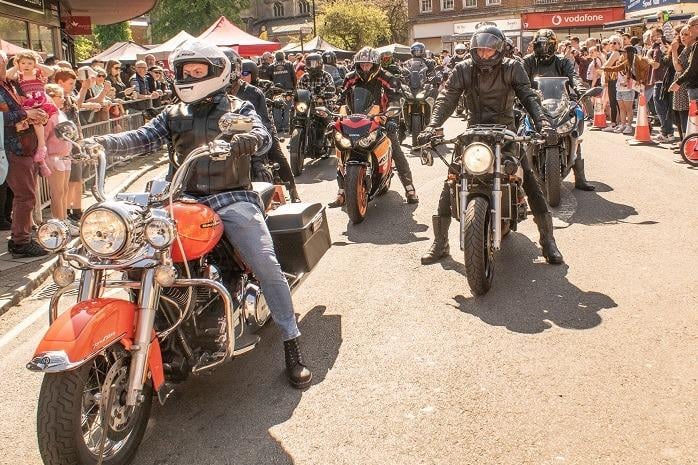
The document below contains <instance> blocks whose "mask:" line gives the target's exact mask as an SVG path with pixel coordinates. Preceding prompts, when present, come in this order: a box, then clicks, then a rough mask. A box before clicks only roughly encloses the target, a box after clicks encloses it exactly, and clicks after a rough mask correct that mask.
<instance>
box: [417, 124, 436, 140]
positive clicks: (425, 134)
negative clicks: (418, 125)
mask: <svg viewBox="0 0 698 465" xmlns="http://www.w3.org/2000/svg"><path fill="white" fill-rule="evenodd" d="M435 134H436V128H433V127H431V126H427V127H426V128H424V130H423V131H422V132H420V133H419V135H418V136H417V143H418V144H419V145H424V144H428V143H429V142H431V140H432V139H433V138H434V135H435Z"/></svg>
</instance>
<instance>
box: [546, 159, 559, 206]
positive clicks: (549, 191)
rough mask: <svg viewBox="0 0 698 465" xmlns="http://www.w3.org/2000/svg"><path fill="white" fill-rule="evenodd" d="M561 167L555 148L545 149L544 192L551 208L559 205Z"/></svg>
mask: <svg viewBox="0 0 698 465" xmlns="http://www.w3.org/2000/svg"><path fill="white" fill-rule="evenodd" d="M561 178H562V167H561V166H560V153H559V152H558V150H557V148H549V149H545V192H546V195H547V197H548V204H549V205H550V206H551V207H557V206H558V205H560V189H561V187H562V179H561Z"/></svg>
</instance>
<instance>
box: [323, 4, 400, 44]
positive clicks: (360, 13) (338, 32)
mask: <svg viewBox="0 0 698 465" xmlns="http://www.w3.org/2000/svg"><path fill="white" fill-rule="evenodd" d="M317 24H318V33H319V34H320V35H321V36H322V37H323V38H325V39H327V40H328V41H329V42H330V43H334V44H335V45H338V46H340V47H342V48H345V49H347V50H358V49H359V48H361V47H364V46H371V47H373V46H375V45H377V44H378V43H379V42H381V41H385V40H387V38H388V37H390V23H389V21H388V17H387V16H386V14H385V13H384V12H383V11H382V10H381V9H380V8H378V7H377V6H375V5H373V4H371V3H363V2H362V3H361V6H360V8H359V7H358V4H357V2H355V1H353V0H336V1H333V2H331V3H329V4H327V5H325V7H324V8H323V12H322V14H321V16H320V17H319V18H318V20H317Z"/></svg>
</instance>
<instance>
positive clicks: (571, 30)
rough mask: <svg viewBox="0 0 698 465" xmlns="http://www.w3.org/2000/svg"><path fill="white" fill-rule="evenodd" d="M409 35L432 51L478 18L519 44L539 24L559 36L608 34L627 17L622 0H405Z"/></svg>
mask: <svg viewBox="0 0 698 465" xmlns="http://www.w3.org/2000/svg"><path fill="white" fill-rule="evenodd" d="M408 15H409V25H410V26H409V27H410V38H411V39H412V40H419V41H421V42H424V43H425V44H426V46H427V48H430V49H431V50H441V49H442V48H447V49H449V48H452V47H453V46H454V45H455V44H456V43H458V42H467V41H468V40H469V39H470V36H471V35H472V33H473V32H474V31H475V28H476V27H477V25H479V24H480V23H482V22H491V23H494V24H496V25H497V26H498V27H499V28H500V29H501V30H502V31H503V32H504V33H505V34H506V35H507V37H510V38H511V39H513V40H514V43H515V44H516V45H517V46H518V47H519V48H522V49H525V47H526V46H527V45H528V43H529V42H530V40H531V37H532V36H533V33H534V32H535V31H536V30H538V29H540V28H543V27H547V28H550V29H553V30H555V31H556V32H557V33H558V35H559V36H560V37H566V36H579V37H580V38H586V37H607V36H609V35H610V34H611V31H608V30H604V29H603V26H604V24H607V23H610V22H614V21H619V20H623V19H624V18H625V1H624V0H604V1H603V2H600V1H598V0H408Z"/></svg>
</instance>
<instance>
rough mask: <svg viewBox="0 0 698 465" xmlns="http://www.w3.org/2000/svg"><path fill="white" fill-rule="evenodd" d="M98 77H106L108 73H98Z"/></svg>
mask: <svg viewBox="0 0 698 465" xmlns="http://www.w3.org/2000/svg"><path fill="white" fill-rule="evenodd" d="M97 77H101V78H105V77H107V75H106V74H98V75H97Z"/></svg>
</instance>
